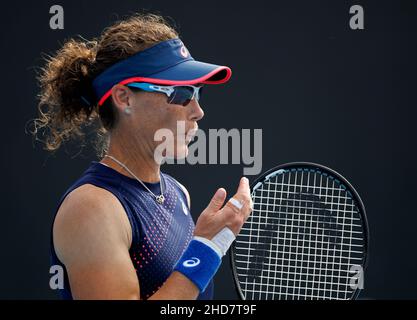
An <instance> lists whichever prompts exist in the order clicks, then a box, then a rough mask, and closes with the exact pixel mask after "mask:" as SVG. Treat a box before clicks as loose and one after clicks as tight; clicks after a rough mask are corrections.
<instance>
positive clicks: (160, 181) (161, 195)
mask: <svg viewBox="0 0 417 320" xmlns="http://www.w3.org/2000/svg"><path fill="white" fill-rule="evenodd" d="M104 157H107V158H110V159H112V160H113V161H115V162H117V163H118V164H120V165H121V166H122V167H123V168H125V169H126V171H127V172H129V173H130V174H131V175H132V176H133V177H135V179H136V180H138V181H139V182H140V183H141V184H142V186H143V187H144V188H145V189H146V190H148V191H149V192H150V193H151V194H152V195H153V196H154V198H155V200H156V202H158V203H159V204H163V203H164V201H165V196H164V191H163V188H162V179H161V177H160V178H159V187H160V188H161V194H160V195H159V196H157V195H156V194H155V193H153V192H152V191H151V189H149V188H148V187H147V186H146V184H145V183H144V182H143V181H142V180H140V179H139V178H138V177H136V176H135V174H134V173H133V172H132V171H130V170H129V168H128V167H126V166H125V165H124V164H123V163H121V162H120V161H119V160H117V159H116V158H114V157H112V156H109V155H107V154H106V155H105V156H104Z"/></svg>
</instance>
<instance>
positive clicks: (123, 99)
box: [111, 84, 132, 109]
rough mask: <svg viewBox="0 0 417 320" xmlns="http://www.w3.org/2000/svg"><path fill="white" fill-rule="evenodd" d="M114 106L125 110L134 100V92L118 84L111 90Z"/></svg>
mask: <svg viewBox="0 0 417 320" xmlns="http://www.w3.org/2000/svg"><path fill="white" fill-rule="evenodd" d="M111 95H112V99H113V104H114V105H115V106H116V107H117V108H119V109H124V108H126V107H128V106H129V100H130V99H132V96H131V95H132V91H131V90H130V89H129V88H128V87H126V86H124V85H121V84H116V85H114V86H113V88H112V89H111Z"/></svg>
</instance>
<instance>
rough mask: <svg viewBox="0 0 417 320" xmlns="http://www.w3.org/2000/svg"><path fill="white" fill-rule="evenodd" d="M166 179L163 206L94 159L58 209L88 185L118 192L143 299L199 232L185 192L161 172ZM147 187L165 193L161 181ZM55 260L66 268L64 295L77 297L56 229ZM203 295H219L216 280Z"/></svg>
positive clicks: (53, 260)
mask: <svg viewBox="0 0 417 320" xmlns="http://www.w3.org/2000/svg"><path fill="white" fill-rule="evenodd" d="M161 179H162V183H163V186H164V196H165V202H164V204H163V205H160V204H158V203H157V202H156V201H155V198H154V197H153V195H151V194H150V193H149V191H147V190H146V189H145V188H144V187H143V186H142V185H141V184H140V182H139V181H137V180H136V179H133V178H130V177H128V176H125V175H123V174H121V173H119V172H118V171H116V170H114V169H112V168H110V167H107V166H106V165H104V164H102V163H100V162H97V161H92V162H91V164H90V166H89V167H88V169H87V170H86V171H85V172H84V173H83V174H82V175H81V177H80V178H79V179H78V180H77V181H76V182H75V183H74V184H73V185H72V186H71V187H70V188H69V189H68V190H67V191H66V192H65V194H64V195H63V196H62V198H61V200H60V201H59V204H58V206H57V208H56V212H55V215H56V213H57V211H58V209H59V207H60V205H61V204H62V202H63V201H64V199H65V197H66V196H67V195H68V194H69V193H70V192H71V191H72V190H74V189H76V188H77V187H79V186H81V185H83V184H92V185H95V186H97V187H100V188H103V189H106V190H108V191H109V192H111V193H112V194H114V195H115V196H116V197H117V199H118V200H119V201H120V203H121V204H122V206H123V207H124V209H125V211H126V214H127V217H128V219H129V221H130V225H131V227H132V245H131V247H130V249H129V254H130V258H131V259H132V263H133V265H134V267H135V269H136V274H137V277H138V279H139V284H140V285H139V287H140V296H141V299H148V298H149V297H150V296H151V295H152V294H153V293H155V292H156V291H157V290H158V289H159V288H160V287H161V286H162V285H163V283H164V282H165V281H166V280H167V278H168V277H169V276H170V274H171V273H172V271H173V268H174V266H175V264H176V262H177V261H178V260H179V258H180V257H181V255H182V254H183V252H184V251H185V249H186V248H187V246H188V243H189V242H190V241H191V239H192V237H193V231H194V222H193V219H192V217H191V215H190V211H189V208H188V205H187V198H186V196H185V193H184V191H183V190H182V189H181V187H180V186H179V184H178V182H177V181H176V180H175V179H174V178H172V177H171V176H169V175H168V174H161ZM146 186H147V187H148V188H149V189H150V190H152V192H153V193H155V194H157V195H158V194H160V186H159V182H158V183H146ZM109 259H111V257H109ZM51 265H60V266H61V267H62V269H63V270H64V288H63V289H57V290H58V291H59V293H60V295H61V297H62V298H63V299H72V294H71V288H70V284H69V280H68V274H67V271H66V269H65V266H64V265H63V263H62V262H61V261H60V260H59V259H58V257H57V255H56V253H55V249H54V244H53V237H52V230H51ZM197 299H200V300H201V299H202V300H208V299H213V280H212V281H211V282H210V284H209V285H208V287H207V289H206V290H205V291H204V292H201V293H200V295H199V296H198V298H197Z"/></svg>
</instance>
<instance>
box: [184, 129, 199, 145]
mask: <svg viewBox="0 0 417 320" xmlns="http://www.w3.org/2000/svg"><path fill="white" fill-rule="evenodd" d="M197 130H198V128H197V129H190V130H188V132H187V135H186V136H185V141H186V142H187V143H190V142H191V141H192V140H193V138H194V136H195V134H196V133H197Z"/></svg>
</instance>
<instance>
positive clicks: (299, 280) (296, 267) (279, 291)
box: [234, 170, 364, 299]
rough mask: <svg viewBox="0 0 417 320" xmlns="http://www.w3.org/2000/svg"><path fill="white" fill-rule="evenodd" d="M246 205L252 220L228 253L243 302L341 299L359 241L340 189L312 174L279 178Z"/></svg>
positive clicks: (357, 220) (350, 205) (348, 290)
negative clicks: (252, 205)
mask: <svg viewBox="0 0 417 320" xmlns="http://www.w3.org/2000/svg"><path fill="white" fill-rule="evenodd" d="M252 198H253V201H254V210H253V213H252V215H251V217H250V218H249V219H248V221H247V222H246V224H245V225H244V227H243V228H242V230H241V233H240V234H239V235H238V237H237V239H236V243H235V251H234V252H235V257H234V259H235V266H236V271H237V276H238V280H239V282H240V286H241V289H242V292H243V294H244V295H245V297H246V299H349V298H350V297H351V295H352V294H353V292H354V291H355V288H352V285H351V278H352V276H351V268H352V265H361V263H362V260H363V245H364V244H363V240H364V239H363V231H362V224H361V215H360V214H359V212H358V208H357V206H356V204H355V202H354V200H353V198H352V196H351V194H350V192H349V191H347V190H346V188H345V186H344V185H342V184H340V183H339V182H338V181H337V180H335V179H333V178H332V177H330V176H327V175H326V176H325V175H323V174H320V173H318V172H314V171H313V172H312V171H310V170H308V171H298V170H296V171H287V172H286V173H285V174H278V175H276V176H275V177H272V178H270V179H269V180H267V181H266V182H265V183H263V184H262V185H261V186H260V187H259V188H257V189H255V190H254V191H253V194H252Z"/></svg>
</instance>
